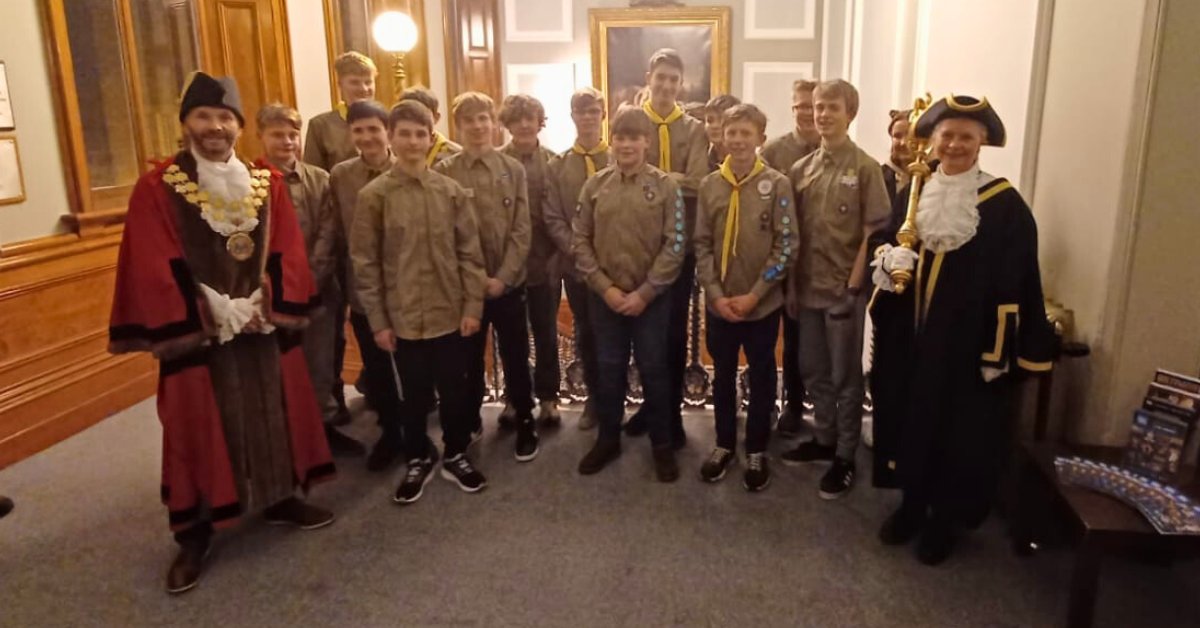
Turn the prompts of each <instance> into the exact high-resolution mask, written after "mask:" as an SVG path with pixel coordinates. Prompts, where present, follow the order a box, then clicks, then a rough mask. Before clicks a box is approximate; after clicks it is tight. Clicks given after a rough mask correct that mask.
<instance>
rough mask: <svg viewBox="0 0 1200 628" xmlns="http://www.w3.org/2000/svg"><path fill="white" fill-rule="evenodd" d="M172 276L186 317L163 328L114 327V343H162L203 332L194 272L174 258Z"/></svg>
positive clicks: (143, 326) (111, 337)
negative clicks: (131, 341) (193, 277)
mask: <svg viewBox="0 0 1200 628" xmlns="http://www.w3.org/2000/svg"><path fill="white" fill-rule="evenodd" d="M169 264H170V266H171V275H172V276H173V277H174V278H175V286H176V287H177V288H178V289H179V296H180V297H181V298H182V299H183V305H184V308H185V309H186V311H187V314H186V317H185V318H184V319H183V320H181V321H174V322H171V323H167V324H166V325H162V326H161V327H146V326H145V325H114V326H112V327H109V328H108V337H109V339H110V340H112V341H127V340H145V341H148V342H151V343H155V344H157V343H160V342H166V341H168V340H172V339H174V338H180V337H183V336H187V335H189V334H194V333H196V332H199V331H201V330H203V328H204V325H203V323H201V321H200V306H199V305H198V304H197V303H196V282H195V281H194V280H193V279H192V271H191V269H189V268H188V265H187V262H185V261H184V260H183V259H182V258H178V257H176V258H174V259H172V260H171V261H170V262H169Z"/></svg>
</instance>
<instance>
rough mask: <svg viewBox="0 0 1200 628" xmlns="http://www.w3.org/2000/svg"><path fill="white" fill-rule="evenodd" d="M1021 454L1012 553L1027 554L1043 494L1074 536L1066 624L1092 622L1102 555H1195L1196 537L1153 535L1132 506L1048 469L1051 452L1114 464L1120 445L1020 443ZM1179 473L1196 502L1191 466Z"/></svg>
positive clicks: (1198, 494) (1199, 546) (1197, 487)
mask: <svg viewBox="0 0 1200 628" xmlns="http://www.w3.org/2000/svg"><path fill="white" fill-rule="evenodd" d="M1021 453H1022V458H1023V461H1022V469H1021V475H1020V487H1019V495H1020V503H1019V504H1018V505H1017V509H1016V512H1015V513H1014V517H1013V523H1012V526H1013V527H1012V534H1013V541H1014V544H1015V545H1014V547H1015V550H1016V551H1017V553H1019V554H1022V555H1027V554H1029V553H1031V551H1032V548H1033V547H1034V546H1033V545H1032V544H1033V542H1034V541H1035V538H1034V525H1035V517H1036V516H1037V515H1038V514H1039V510H1042V509H1040V508H1038V506H1044V505H1047V504H1046V502H1045V500H1042V499H1039V496H1043V495H1049V496H1050V497H1051V499H1050V500H1049V501H1050V504H1049V505H1053V506H1057V508H1058V509H1060V510H1062V511H1064V512H1065V513H1067V515H1068V516H1067V519H1068V520H1069V521H1070V522H1071V523H1072V524H1073V527H1074V528H1075V530H1076V532H1077V533H1078V535H1079V543H1078V546H1077V547H1076V550H1075V566H1074V568H1073V570H1072V573H1071V588H1070V596H1069V601H1068V609H1067V626H1070V627H1071V628H1077V627H1085V626H1091V625H1092V618H1093V613H1094V611H1095V605H1096V593H1097V585H1098V582H1099V577H1100V565H1101V559H1102V557H1103V556H1104V554H1106V553H1109V552H1113V551H1132V552H1146V553H1156V555H1167V556H1181V555H1184V554H1188V553H1197V554H1200V536H1166V535H1162V534H1159V533H1158V532H1157V531H1156V530H1155V529H1154V527H1153V526H1151V525H1150V522H1149V521H1147V520H1146V519H1145V517H1143V516H1142V515H1141V513H1139V512H1138V511H1137V510H1136V509H1134V508H1133V507H1132V506H1128V505H1126V504H1125V503H1124V502H1122V501H1120V500H1118V499H1116V498H1114V497H1110V496H1108V495H1105V494H1103V493H1099V492H1096V491H1092V490H1090V489H1086V488H1082V487H1078V486H1071V485H1066V484H1062V483H1060V482H1059V481H1058V474H1057V472H1056V471H1055V469H1054V459H1055V457H1056V456H1081V457H1084V458H1088V459H1091V460H1096V461H1100V462H1108V463H1118V462H1120V459H1121V455H1122V453H1123V449H1122V448H1120V447H1088V446H1067V445H1061V444H1053V443H1025V444H1024V445H1022V452H1021ZM1185 474H1186V477H1190V478H1193V479H1192V480H1191V481H1190V482H1188V483H1187V484H1185V485H1184V486H1183V487H1182V489H1183V492H1184V493H1186V494H1187V495H1188V496H1189V497H1191V498H1193V499H1195V500H1200V484H1198V483H1197V481H1196V479H1195V478H1196V475H1195V469H1192V468H1188V469H1186V470H1185Z"/></svg>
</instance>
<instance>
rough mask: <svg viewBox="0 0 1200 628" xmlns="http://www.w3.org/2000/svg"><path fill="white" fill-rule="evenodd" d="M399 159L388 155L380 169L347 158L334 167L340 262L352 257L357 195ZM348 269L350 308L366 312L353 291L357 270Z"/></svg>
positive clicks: (332, 180)
mask: <svg viewBox="0 0 1200 628" xmlns="http://www.w3.org/2000/svg"><path fill="white" fill-rule="evenodd" d="M395 163H396V157H395V156H393V155H392V153H391V151H389V152H388V157H387V161H386V162H384V163H383V164H381V165H380V166H379V167H378V168H372V167H371V166H368V165H367V162H365V161H363V159H362V157H361V156H359V157H354V158H352V159H347V160H346V161H343V162H342V163H340V164H338V165H336V166H334V167H333V172H331V173H329V188H330V190H331V193H330V198H331V199H332V203H331V204H332V205H333V214H334V216H335V217H336V218H337V238H336V242H337V255H338V257H339V258H340V259H341V260H343V261H344V260H345V259H346V258H347V257H349V250H350V243H349V238H350V229H351V228H352V227H353V226H354V207H355V205H356V203H357V202H358V192H359V191H360V190H362V189H363V187H365V186H366V185H367V184H368V183H370V182H371V181H374V180H375V177H378V176H379V175H381V174H383V173H385V172H387V171H388V170H391V169H392V166H393V165H395ZM343 265H344V266H345V267H346V278H345V292H346V297H347V300H348V301H349V302H350V309H352V310H354V311H355V312H358V313H360V314H362V313H363V308H362V305H361V304H360V303H359V302H358V293H357V291H356V290H355V288H354V267H353V266H352V265H350V264H349V263H344V264H343Z"/></svg>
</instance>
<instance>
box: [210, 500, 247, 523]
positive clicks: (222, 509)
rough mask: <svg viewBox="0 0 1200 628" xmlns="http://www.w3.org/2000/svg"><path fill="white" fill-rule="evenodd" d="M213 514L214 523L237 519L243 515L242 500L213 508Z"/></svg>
mask: <svg viewBox="0 0 1200 628" xmlns="http://www.w3.org/2000/svg"><path fill="white" fill-rule="evenodd" d="M211 514H212V521H213V523H217V522H219V521H225V520H227V519H236V518H237V517H240V516H241V515H242V504H241V503H240V502H233V503H232V504H226V505H224V506H218V507H216V508H213V509H212V513H211Z"/></svg>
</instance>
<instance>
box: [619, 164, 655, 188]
mask: <svg viewBox="0 0 1200 628" xmlns="http://www.w3.org/2000/svg"><path fill="white" fill-rule="evenodd" d="M649 166H650V165H649V164H647V163H645V162H643V163H642V165H641V166H638V168H637V170H634V171H633V173H631V174H625V171H624V170H622V169H621V168H620V166H618V167H617V169H616V170H617V180H618V181H620V182H621V183H634V182H636V181H637V180H638V179H639V178H641V176H642V175H644V174H646V172H648V170H649Z"/></svg>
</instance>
